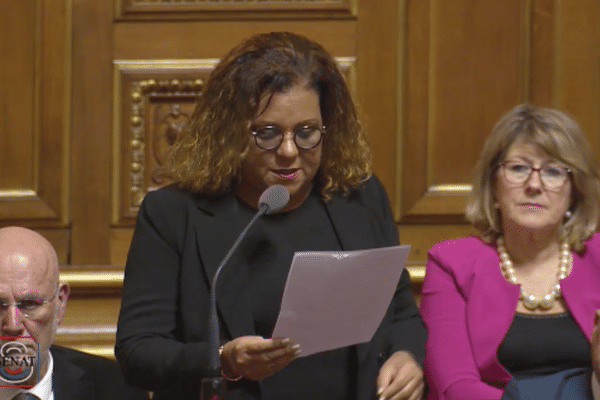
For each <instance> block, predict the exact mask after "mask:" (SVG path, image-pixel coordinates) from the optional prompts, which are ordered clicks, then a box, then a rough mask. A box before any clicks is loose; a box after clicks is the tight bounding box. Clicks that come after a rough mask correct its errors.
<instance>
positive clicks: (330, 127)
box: [167, 32, 372, 201]
mask: <svg viewBox="0 0 600 400" xmlns="http://www.w3.org/2000/svg"><path fill="white" fill-rule="evenodd" d="M304 83H306V84H307V87H309V88H312V89H315V90H316V91H317V93H318V94H319V101H320V109H321V116H322V118H323V124H324V125H325V127H326V131H325V133H324V134H323V142H322V146H323V149H322V160H321V165H320V168H319V171H318V173H317V176H316V178H315V188H316V190H317V193H319V195H320V197H321V198H322V199H323V200H325V201H327V200H329V199H331V196H333V195H336V194H338V195H344V194H346V193H348V192H349V191H350V190H351V189H353V188H356V187H358V186H359V185H360V184H362V183H363V182H364V181H366V180H367V179H368V178H369V177H370V176H371V174H372V173H371V151H370V147H369V144H368V142H367V139H366V135H365V133H364V131H363V129H362V127H361V124H360V122H359V120H358V117H357V111H356V108H355V106H354V103H353V101H352V97H351V94H350V91H349V90H348V87H347V85H346V82H345V81H344V77H343V76H342V74H341V72H340V70H339V67H338V65H337V63H336V62H335V60H334V59H333V57H332V56H331V55H330V54H329V53H328V52H327V51H326V50H325V49H324V48H323V47H322V46H321V45H319V44H317V43H315V42H313V41H311V40H309V39H307V38H306V37H304V36H300V35H297V34H294V33H289V32H273V33H268V34H260V35H256V36H253V37H250V38H249V39H247V40H245V41H244V42H242V43H241V44H240V45H238V46H237V47H235V48H233V49H232V50H231V51H230V52H229V53H228V54H227V55H226V56H225V57H224V58H223V59H222V60H221V61H220V62H219V64H218V65H217V66H216V67H215V70H214V71H213V73H212V74H211V76H210V78H209V79H208V80H207V82H206V85H205V87H204V90H203V92H202V94H201V96H200V97H199V99H198V101H197V104H196V108H195V110H194V112H193V114H192V117H191V121H190V124H189V125H188V126H187V127H186V128H185V129H184V130H183V132H182V133H181V135H180V137H178V138H177V140H176V142H175V144H174V145H173V148H172V151H171V153H170V158H169V162H168V165H167V169H168V171H169V175H170V177H171V178H172V179H173V180H174V181H175V182H177V183H178V184H179V186H181V187H182V188H184V189H187V190H190V191H193V192H202V193H206V194H209V195H219V194H223V193H227V192H230V191H231V190H232V189H233V186H234V185H235V183H236V182H237V181H238V179H239V175H240V174H239V170H240V167H241V164H242V161H243V159H244V158H245V157H246V155H247V153H248V149H249V145H250V143H251V135H250V127H249V122H250V121H251V120H252V119H254V118H255V117H256V115H257V114H258V113H259V109H258V107H259V104H260V100H261V99H262V98H263V97H264V96H269V95H272V94H274V93H283V92H285V91H287V90H289V89H290V88H291V87H293V86H294V85H296V84H304Z"/></svg>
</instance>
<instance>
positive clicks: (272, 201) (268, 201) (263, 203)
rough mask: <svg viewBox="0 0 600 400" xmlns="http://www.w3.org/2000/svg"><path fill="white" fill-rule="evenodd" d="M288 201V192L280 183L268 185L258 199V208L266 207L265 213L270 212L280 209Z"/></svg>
mask: <svg viewBox="0 0 600 400" xmlns="http://www.w3.org/2000/svg"><path fill="white" fill-rule="evenodd" d="M288 201H290V193H289V192H288V190H287V189H286V188H285V187H283V186H281V185H273V186H269V187H268V188H267V190H265V191H264V192H263V193H262V194H261V195H260V199H258V209H259V210H262V209H264V208H265V207H266V209H267V211H266V212H265V214H271V213H274V212H275V211H279V210H281V209H282V208H283V207H285V205H286V204H287V203H288Z"/></svg>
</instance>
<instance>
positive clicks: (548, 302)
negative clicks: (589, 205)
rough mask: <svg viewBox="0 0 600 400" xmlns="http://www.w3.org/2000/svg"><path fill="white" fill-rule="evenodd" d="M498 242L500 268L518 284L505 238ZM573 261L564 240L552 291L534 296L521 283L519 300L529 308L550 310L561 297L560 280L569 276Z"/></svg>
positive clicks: (567, 244)
mask: <svg viewBox="0 0 600 400" xmlns="http://www.w3.org/2000/svg"><path fill="white" fill-rule="evenodd" d="M497 244H498V256H500V268H501V269H502V273H503V275H504V278H506V280H507V281H509V282H510V283H514V284H517V278H516V277H515V270H514V268H513V262H512V261H511V259H510V257H509V256H508V253H507V252H506V248H505V247H504V239H503V238H502V237H499V238H498V240H497ZM570 261H571V251H570V249H569V243H567V242H563V243H561V245H560V260H559V263H558V273H557V274H556V276H557V280H556V283H555V284H554V285H553V286H552V289H550V292H549V293H548V294H547V295H545V296H540V297H537V296H534V295H532V294H527V292H526V291H525V289H523V285H522V284H521V290H520V292H519V300H521V302H522V303H523V306H524V307H525V308H527V309H528V310H531V311H533V310H535V309H536V308H538V307H540V308H542V309H543V310H549V309H551V308H552V306H554V302H555V300H556V299H558V298H560V297H561V293H560V280H561V279H563V278H564V277H565V276H567V269H568V268H569V263H570Z"/></svg>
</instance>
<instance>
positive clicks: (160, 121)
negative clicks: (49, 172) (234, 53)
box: [113, 59, 218, 225]
mask: <svg viewBox="0 0 600 400" xmlns="http://www.w3.org/2000/svg"><path fill="white" fill-rule="evenodd" d="M217 62H218V60H215V59H207V60H197V61H184V60H157V61H143V62H142V61H137V62H136V61H127V62H115V66H114V76H115V99H116V102H115V104H114V107H113V113H114V124H115V125H114V141H113V145H114V147H113V161H114V165H115V168H114V175H113V187H114V191H113V223H117V224H125V225H130V224H131V223H132V222H133V218H134V217H135V216H136V215H137V210H138V208H139V205H140V204H141V202H142V199H143V198H144V196H145V195H146V193H147V192H148V191H150V190H155V189H157V188H159V187H161V186H164V185H166V184H168V183H169V181H168V180H167V178H166V177H165V176H164V173H163V166H164V162H165V161H166V158H167V155H168V152H169V149H170V147H171V145H172V144H173V142H174V141H175V139H176V138H177V135H178V134H179V133H180V132H181V130H182V129H183V127H184V126H185V125H186V124H187V122H188V121H189V118H190V115H191V113H192V111H193V108H194V104H195V101H196V99H197V97H198V96H199V95H200V94H201V92H202V88H203V86H204V82H205V80H206V79H207V78H208V76H209V75H210V72H211V71H212V69H213V67H214V65H215V64H216V63H217Z"/></svg>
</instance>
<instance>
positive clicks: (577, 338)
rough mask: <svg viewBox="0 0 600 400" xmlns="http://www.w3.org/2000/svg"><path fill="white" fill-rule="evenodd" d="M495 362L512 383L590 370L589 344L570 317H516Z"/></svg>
mask: <svg viewBox="0 0 600 400" xmlns="http://www.w3.org/2000/svg"><path fill="white" fill-rule="evenodd" d="M498 361H500V364H502V365H503V366H504V367H505V368H506V369H507V370H508V371H510V373H511V374H512V375H513V376H514V377H515V379H523V378H533V377H536V376H542V375H549V374H553V373H555V372H559V371H562V370H565V369H569V368H577V367H588V368H590V367H591V361H590V344H589V342H588V340H587V338H586V337H585V335H584V333H583V331H582V330H581V328H580V327H579V325H577V322H576V321H575V320H574V319H573V316H572V315H571V314H570V313H566V312H565V313H561V314H546V315H530V314H516V316H515V319H514V320H513V323H512V325H511V326H510V329H509V330H508V333H507V334H506V336H505V337H504V341H503V342H502V344H501V345H500V347H499V348H498Z"/></svg>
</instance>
